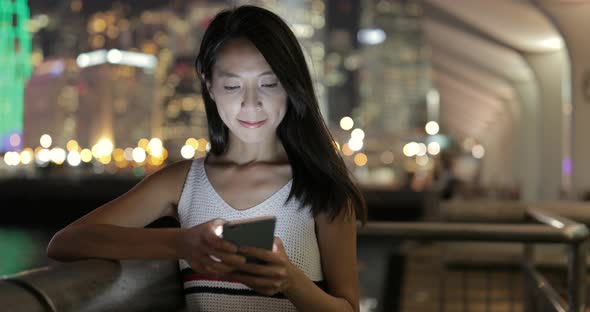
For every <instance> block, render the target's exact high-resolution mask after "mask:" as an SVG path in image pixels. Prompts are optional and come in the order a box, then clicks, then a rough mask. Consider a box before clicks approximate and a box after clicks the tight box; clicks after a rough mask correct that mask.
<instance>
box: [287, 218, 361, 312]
mask: <svg viewBox="0 0 590 312" xmlns="http://www.w3.org/2000/svg"><path fill="white" fill-rule="evenodd" d="M316 229H317V238H318V244H319V248H320V254H321V258H322V270H323V272H324V280H325V281H326V286H327V291H326V292H324V291H323V290H321V289H320V288H319V287H317V286H316V285H315V284H314V283H313V282H312V281H311V280H310V279H309V278H307V276H306V275H305V274H304V273H303V272H301V271H300V270H297V274H296V275H295V276H296V278H295V279H294V282H293V283H292V287H291V289H288V290H286V291H285V295H286V296H287V297H288V298H289V299H290V300H291V302H293V304H294V305H295V306H296V307H297V309H298V310H300V311H311V312H313V311H355V312H358V311H359V289H358V271H357V254H356V220H355V218H354V216H352V217H351V216H349V217H345V216H343V215H341V216H338V217H337V218H336V219H335V220H334V221H332V222H330V221H329V219H328V217H327V216H325V215H321V216H318V217H317V218H316Z"/></svg>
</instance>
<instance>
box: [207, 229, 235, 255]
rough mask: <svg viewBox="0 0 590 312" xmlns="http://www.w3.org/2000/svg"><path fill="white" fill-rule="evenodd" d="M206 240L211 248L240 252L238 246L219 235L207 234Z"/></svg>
mask: <svg viewBox="0 0 590 312" xmlns="http://www.w3.org/2000/svg"><path fill="white" fill-rule="evenodd" d="M205 241H206V243H207V245H208V246H209V247H210V248H211V249H217V250H220V251H224V252H228V253H236V252H238V247H237V246H236V245H234V244H232V243H231V242H229V241H227V240H225V239H222V238H219V237H217V235H215V234H211V233H210V234H208V235H207V236H205Z"/></svg>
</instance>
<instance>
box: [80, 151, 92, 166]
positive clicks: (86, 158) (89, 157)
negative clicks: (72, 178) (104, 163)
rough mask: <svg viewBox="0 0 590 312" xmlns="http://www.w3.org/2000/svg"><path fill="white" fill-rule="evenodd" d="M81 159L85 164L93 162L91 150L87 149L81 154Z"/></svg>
mask: <svg viewBox="0 0 590 312" xmlns="http://www.w3.org/2000/svg"><path fill="white" fill-rule="evenodd" d="M80 158H81V159H82V161H83V162H85V163H89V162H91V161H92V152H91V151H90V150H89V149H87V148H85V149H83V150H82V151H81V152H80Z"/></svg>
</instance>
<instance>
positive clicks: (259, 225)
mask: <svg viewBox="0 0 590 312" xmlns="http://www.w3.org/2000/svg"><path fill="white" fill-rule="evenodd" d="M276 223H277V218H276V217H275V216H263V217H257V218H251V219H243V220H238V221H232V222H228V223H225V224H224V225H223V231H222V233H221V235H220V237H221V238H223V239H225V240H228V241H230V242H232V243H233V244H235V245H236V246H238V247H241V246H249V247H257V248H261V249H266V250H272V245H273V241H274V237H275V235H274V233H275V225H276ZM246 261H247V262H252V263H262V262H261V261H260V260H258V259H256V258H253V257H248V256H246Z"/></svg>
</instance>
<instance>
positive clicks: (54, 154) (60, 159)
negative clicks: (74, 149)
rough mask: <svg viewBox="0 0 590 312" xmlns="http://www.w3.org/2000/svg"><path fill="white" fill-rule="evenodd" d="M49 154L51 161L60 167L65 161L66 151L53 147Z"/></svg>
mask: <svg viewBox="0 0 590 312" xmlns="http://www.w3.org/2000/svg"><path fill="white" fill-rule="evenodd" d="M50 154H51V156H50V157H51V161H52V162H54V163H56V164H58V165H61V164H63V163H64V161H65V160H66V151H65V150H64V149H63V148H59V147H55V148H52V149H51V151H50Z"/></svg>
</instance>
